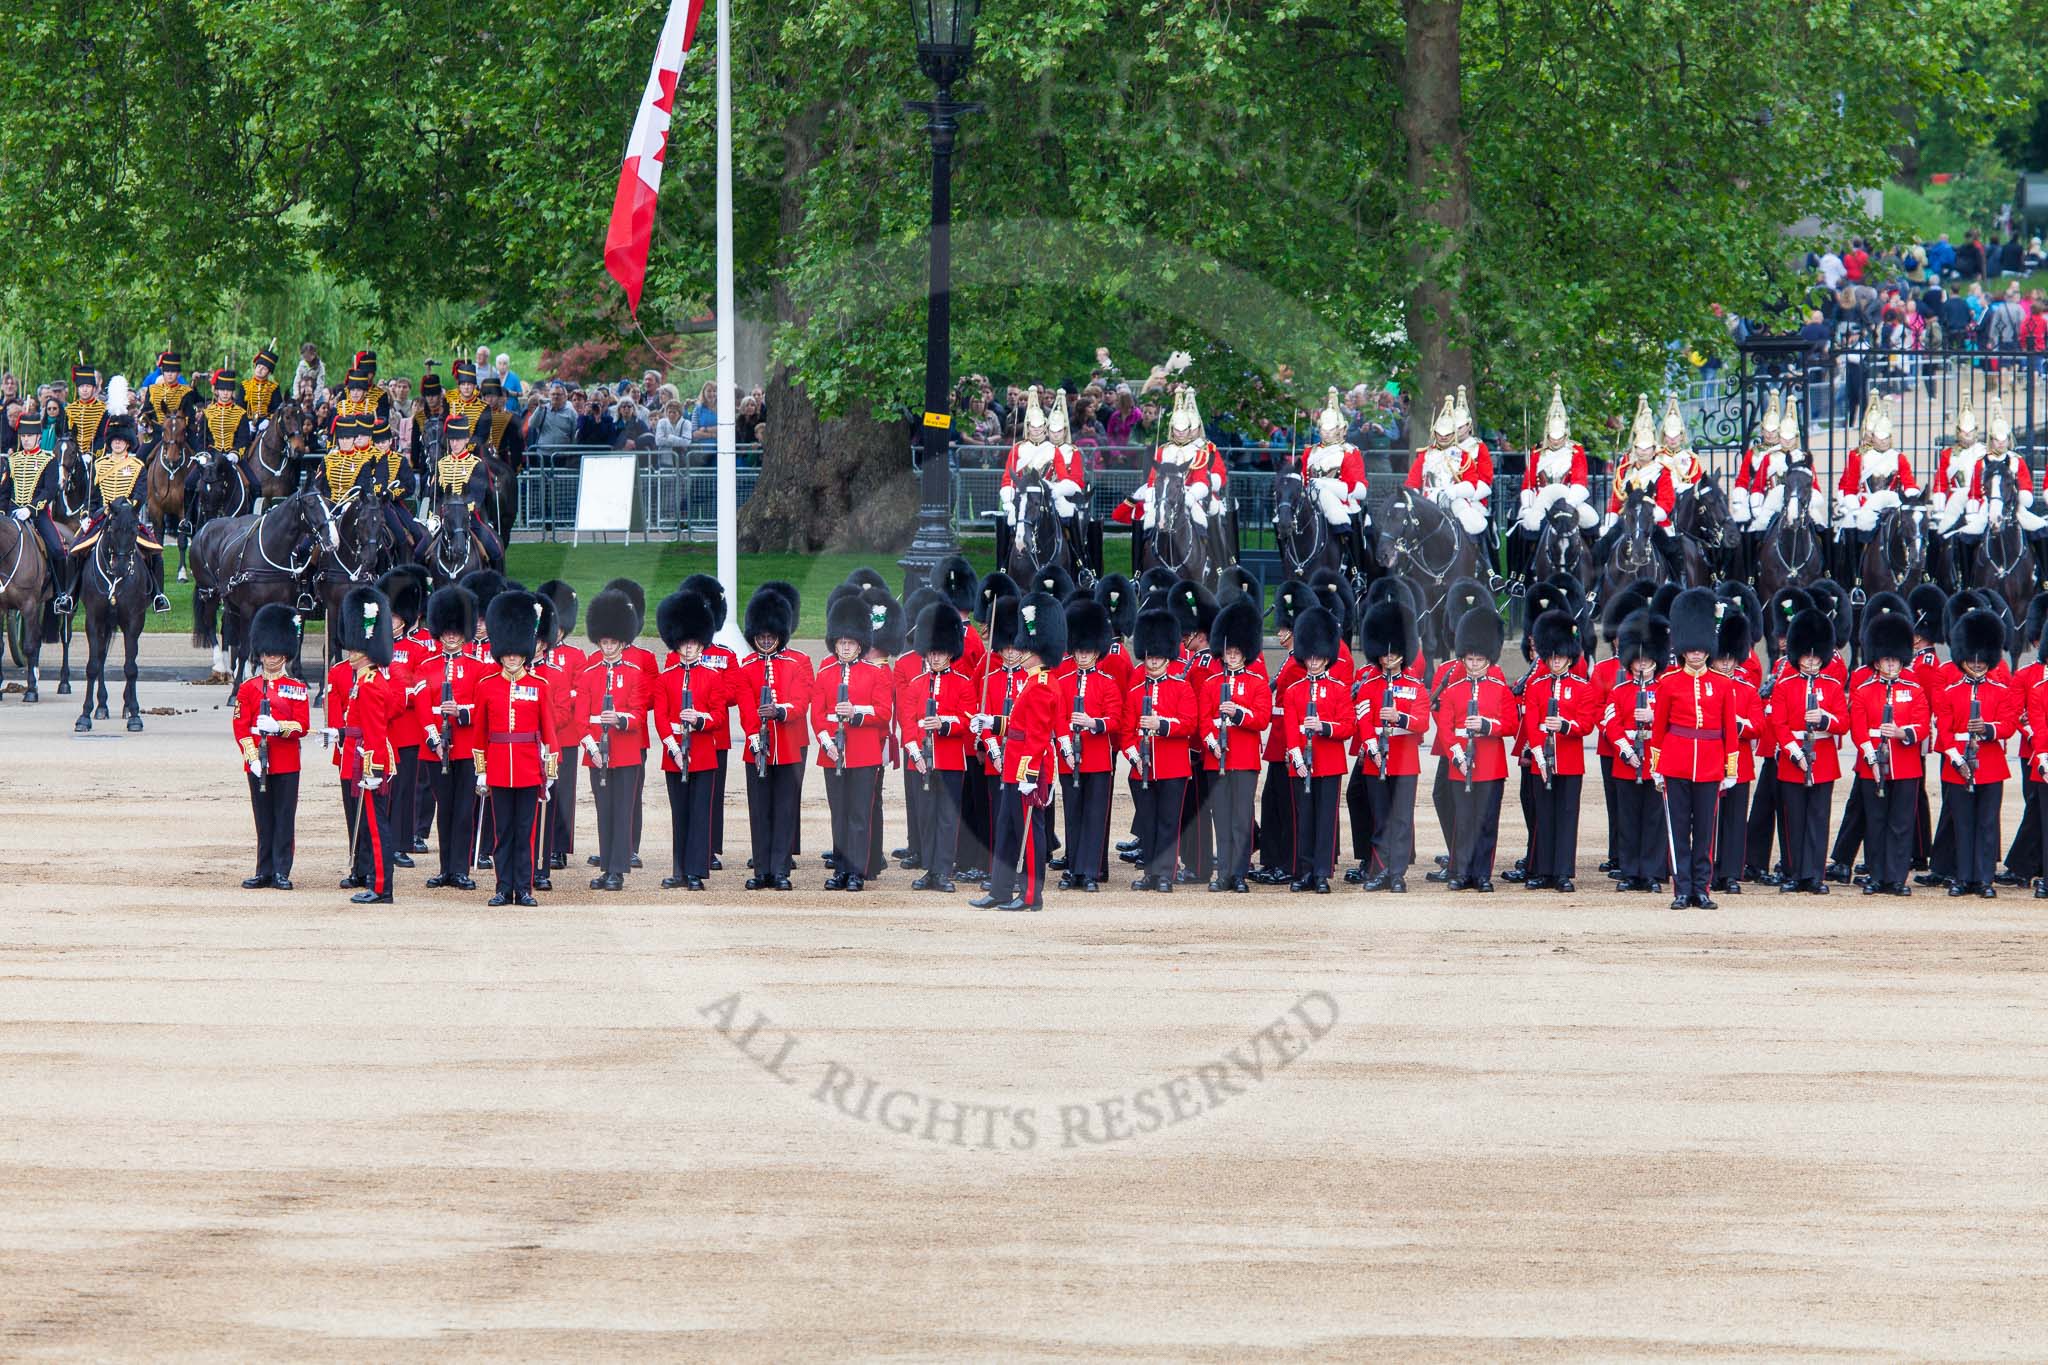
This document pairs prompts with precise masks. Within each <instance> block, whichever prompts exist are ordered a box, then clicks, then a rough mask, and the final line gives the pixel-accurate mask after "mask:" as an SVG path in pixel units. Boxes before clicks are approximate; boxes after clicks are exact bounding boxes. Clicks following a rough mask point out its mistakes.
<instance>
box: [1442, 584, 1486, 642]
mask: <svg viewBox="0 0 2048 1365" xmlns="http://www.w3.org/2000/svg"><path fill="white" fill-rule="evenodd" d="M1482 602H1483V603H1485V604H1486V609H1487V610H1488V611H1494V610H1495V607H1494V604H1493V590H1492V589H1491V588H1489V587H1487V586H1486V585H1485V584H1484V583H1481V582H1480V581H1479V580H1478V579H1476V578H1456V579H1453V580H1451V586H1450V587H1449V588H1447V589H1445V590H1444V624H1446V625H1448V626H1450V627H1451V629H1452V631H1453V632H1455V631H1456V630H1457V626H1458V622H1459V621H1461V620H1463V619H1464V616H1465V613H1466V612H1468V611H1470V610H1472V608H1474V607H1476V606H1478V605H1479V604H1480V603H1482Z"/></svg>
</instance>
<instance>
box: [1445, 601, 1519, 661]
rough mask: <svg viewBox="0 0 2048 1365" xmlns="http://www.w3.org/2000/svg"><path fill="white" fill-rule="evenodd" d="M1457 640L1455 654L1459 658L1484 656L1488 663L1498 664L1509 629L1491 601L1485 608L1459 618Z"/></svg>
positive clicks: (1473, 609) (1481, 607) (1477, 608)
mask: <svg viewBox="0 0 2048 1365" xmlns="http://www.w3.org/2000/svg"><path fill="white" fill-rule="evenodd" d="M1455 638H1456V641H1457V643H1456V646H1455V652H1456V654H1457V656H1458V657H1459V658H1461V659H1462V658H1464V657H1465V656H1466V655H1468V654H1483V655H1485V656H1486V661H1487V662H1488V663H1496V664H1497V663H1499V662H1500V651H1501V646H1502V645H1504V644H1505V643H1507V627H1506V626H1505V625H1503V624H1502V623H1501V619H1500V613H1499V612H1498V611H1497V610H1495V609H1494V607H1493V604H1492V603H1491V602H1490V601H1489V602H1488V603H1487V604H1486V605H1485V606H1474V607H1473V608H1471V609H1470V610H1468V611H1467V612H1466V613H1465V614H1464V615H1463V616H1460V617H1459V618H1458V629H1457V633H1456V637H1455Z"/></svg>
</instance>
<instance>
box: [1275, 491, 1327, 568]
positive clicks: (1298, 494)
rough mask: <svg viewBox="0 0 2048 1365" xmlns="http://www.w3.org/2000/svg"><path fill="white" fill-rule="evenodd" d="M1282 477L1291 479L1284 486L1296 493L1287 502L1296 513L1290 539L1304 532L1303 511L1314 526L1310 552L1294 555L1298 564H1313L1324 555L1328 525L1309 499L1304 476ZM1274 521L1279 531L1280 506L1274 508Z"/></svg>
mask: <svg viewBox="0 0 2048 1365" xmlns="http://www.w3.org/2000/svg"><path fill="white" fill-rule="evenodd" d="M1281 477H1282V478H1283V479H1285V480H1289V481H1290V482H1288V483H1286V484H1284V485H1283V486H1284V487H1288V488H1292V489H1293V490H1294V494H1295V496H1294V498H1293V499H1292V501H1291V502H1289V503H1287V504H1286V505H1288V506H1291V507H1292V508H1293V509H1294V515H1293V517H1292V518H1291V521H1292V525H1291V526H1290V527H1289V528H1288V530H1289V539H1292V538H1293V537H1294V536H1298V535H1300V534H1302V531H1301V523H1302V521H1303V517H1302V513H1303V512H1307V514H1308V516H1307V521H1308V522H1309V524H1310V525H1311V526H1312V527H1314V535H1313V538H1312V539H1311V540H1310V541H1309V547H1308V553H1306V554H1301V555H1296V556H1294V560H1295V563H1296V564H1297V565H1298V566H1306V565H1309V564H1313V563H1315V561H1316V560H1317V559H1318V558H1320V557H1321V556H1322V552H1323V537H1324V535H1325V534H1326V533H1327V531H1328V525H1327V523H1325V522H1324V521H1323V516H1322V513H1321V511H1319V510H1318V509H1317V508H1316V506H1315V504H1314V503H1313V502H1312V501H1311V500H1310V499H1309V495H1308V484H1307V483H1306V482H1305V481H1304V480H1303V479H1302V477H1301V476H1300V475H1299V474H1293V473H1289V474H1284V475H1282V476H1281ZM1273 522H1274V529H1275V530H1276V531H1277V530H1278V528H1279V507H1278V506H1276V507H1275V508H1274V519H1273Z"/></svg>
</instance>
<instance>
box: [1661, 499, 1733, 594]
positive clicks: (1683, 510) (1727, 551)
mask: <svg viewBox="0 0 2048 1365" xmlns="http://www.w3.org/2000/svg"><path fill="white" fill-rule="evenodd" d="M1671 529H1672V530H1673V531H1674V532H1676V533H1677V534H1678V535H1680V536H1683V537H1684V538H1685V539H1686V540H1688V541H1690V542H1692V543H1693V544H1694V545H1697V546H1698V547H1699V551H1700V555H1701V557H1702V558H1703V559H1705V560H1706V564H1707V572H1708V574H1709V576H1710V577H1712V578H1713V579H1714V580H1715V581H1717V582H1718V581H1719V580H1721V579H1724V578H1733V577H1735V576H1736V570H1737V567H1738V566H1737V564H1736V559H1737V557H1738V555H1739V553H1740V549H1741V546H1740V544H1739V539H1740V533H1739V532H1738V531H1737V529H1736V525H1735V516H1734V513H1733V512H1731V511H1730V510H1729V507H1728V495H1727V494H1726V493H1724V492H1722V491H1721V484H1720V481H1719V480H1718V479H1716V478H1715V477H1714V476H1713V475H1711V474H1709V475H1708V476H1707V477H1706V478H1704V479H1701V480H1700V481H1699V482H1698V483H1696V484H1694V485H1693V487H1692V492H1691V493H1690V494H1688V495H1687V496H1685V497H1682V498H1680V499H1679V500H1678V513H1677V515H1676V516H1674V517H1673V518H1672V519H1671Z"/></svg>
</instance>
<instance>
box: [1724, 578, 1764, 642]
mask: <svg viewBox="0 0 2048 1365" xmlns="http://www.w3.org/2000/svg"><path fill="white" fill-rule="evenodd" d="M1714 596H1716V597H1718V598H1720V599H1721V600H1722V601H1724V602H1733V603H1734V604H1735V605H1736V607H1737V608H1738V609H1739V610H1740V611H1741V612H1742V614H1743V615H1744V616H1745V617H1747V618H1749V638H1750V639H1751V640H1757V639H1761V638H1762V636H1763V633H1764V603H1763V599H1762V598H1760V597H1758V596H1757V595H1756V589H1755V588H1752V587H1750V586H1749V584H1747V583H1742V582H1738V581H1737V580H1735V579H1732V578H1724V579H1722V580H1721V581H1720V582H1719V583H1716V584H1715V585H1714Z"/></svg>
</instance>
